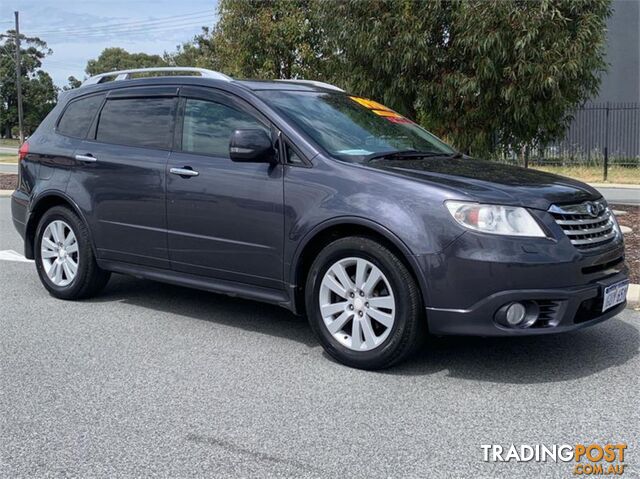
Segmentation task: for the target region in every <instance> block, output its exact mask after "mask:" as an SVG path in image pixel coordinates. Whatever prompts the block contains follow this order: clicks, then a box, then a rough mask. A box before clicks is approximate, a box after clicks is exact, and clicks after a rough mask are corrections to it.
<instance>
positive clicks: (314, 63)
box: [165, 0, 326, 79]
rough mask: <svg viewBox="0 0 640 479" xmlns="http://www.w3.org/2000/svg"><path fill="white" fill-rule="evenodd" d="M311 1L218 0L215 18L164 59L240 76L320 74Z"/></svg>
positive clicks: (320, 40) (319, 37) (320, 43)
mask: <svg viewBox="0 0 640 479" xmlns="http://www.w3.org/2000/svg"><path fill="white" fill-rule="evenodd" d="M319 8H322V5H321V4H320V3H319V2H316V1H314V0H263V1H255V0H220V2H219V4H218V17H219V21H218V23H217V24H216V25H215V26H214V27H213V28H211V29H209V28H205V29H204V30H203V32H202V34H201V35H198V36H196V37H195V38H194V40H193V41H192V42H189V43H186V44H184V45H182V46H181V47H179V48H178V51H177V52H176V53H174V54H166V55H165V58H166V59H167V60H168V61H170V62H171V63H172V64H177V65H183V66H184V65H187V64H190V65H195V66H203V67H208V68H215V69H217V70H220V71H223V72H224V73H227V74H229V75H231V76H234V77H239V78H265V79H273V78H314V79H321V78H323V77H324V71H325V68H324V67H323V65H322V63H323V61H324V60H325V58H326V56H325V52H323V48H324V47H325V45H326V42H325V41H324V38H325V35H324V34H323V32H322V31H321V30H320V29H319V28H318V24H317V23H315V22H313V21H310V19H313V18H316V16H317V15H316V12H317V10H318V9H319Z"/></svg>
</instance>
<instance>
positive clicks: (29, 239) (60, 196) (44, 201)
mask: <svg viewBox="0 0 640 479" xmlns="http://www.w3.org/2000/svg"><path fill="white" fill-rule="evenodd" d="M55 206H66V207H67V208H69V209H70V210H72V211H73V212H74V213H76V214H77V215H78V217H79V218H80V220H81V221H82V222H84V224H85V225H86V224H87V221H86V219H85V217H84V215H83V214H82V211H81V210H80V208H79V207H78V205H77V204H76V203H75V202H74V201H73V200H72V199H71V198H69V197H68V196H67V195H66V194H64V193H63V192H61V191H50V192H47V193H44V194H42V195H41V196H39V197H38V198H36V200H35V201H34V202H33V206H32V207H31V209H30V211H29V218H28V220H27V226H26V229H25V236H24V252H25V257H26V258H28V259H34V257H35V252H34V246H35V236H36V229H37V228H38V223H40V219H41V218H42V216H43V215H44V214H45V213H46V212H47V211H49V210H50V209H51V208H53V207H55ZM87 230H88V233H89V240H90V243H91V248H92V249H93V252H94V254H95V245H94V244H93V238H92V236H91V230H90V229H89V228H87Z"/></svg>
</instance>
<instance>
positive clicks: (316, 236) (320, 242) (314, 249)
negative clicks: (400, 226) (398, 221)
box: [289, 217, 426, 314]
mask: <svg viewBox="0 0 640 479" xmlns="http://www.w3.org/2000/svg"><path fill="white" fill-rule="evenodd" d="M349 236H364V237H367V238H371V239H373V240H376V241H378V242H379V243H381V244H382V245H384V246H385V247H386V248H387V249H389V250H390V251H392V252H393V253H394V254H395V255H396V256H398V258H399V259H400V261H402V263H403V264H404V265H405V266H406V267H407V269H408V270H409V272H410V273H411V275H412V276H413V278H414V280H415V281H416V283H417V284H418V287H419V288H420V293H421V296H422V300H423V303H424V302H425V301H426V284H425V281H424V278H423V276H422V275H421V274H420V268H419V265H418V262H417V260H416V257H415V255H413V253H412V252H411V250H410V249H409V247H408V246H407V245H406V244H405V243H404V242H403V241H402V240H401V239H400V238H399V237H398V236H396V235H395V234H394V233H392V232H391V231H390V230H389V229H387V228H386V227H384V226H383V225H381V224H379V223H376V222H374V221H371V220H368V219H366V218H360V217H341V218H335V219H333V220H328V221H325V222H324V223H321V224H320V225H318V226H316V227H315V228H314V229H313V230H311V231H310V232H309V233H307V234H306V235H305V236H304V238H303V240H302V241H301V242H300V244H299V245H298V248H297V249H296V252H295V254H294V257H293V260H292V262H291V269H290V272H289V278H290V283H291V284H292V288H291V289H292V291H293V302H294V308H295V311H296V312H297V313H300V314H303V313H304V312H305V305H304V288H305V284H306V280H307V274H308V272H309V269H310V268H311V264H312V263H313V260H314V259H315V257H316V256H317V254H318V253H319V252H320V251H321V250H322V248H324V247H325V246H326V245H327V244H329V243H331V242H333V241H335V240H337V239H340V238H346V237H349Z"/></svg>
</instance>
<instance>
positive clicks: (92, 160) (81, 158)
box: [76, 154, 98, 163]
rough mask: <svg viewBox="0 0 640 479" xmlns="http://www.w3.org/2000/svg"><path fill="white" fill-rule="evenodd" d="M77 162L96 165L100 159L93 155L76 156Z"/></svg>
mask: <svg viewBox="0 0 640 479" xmlns="http://www.w3.org/2000/svg"><path fill="white" fill-rule="evenodd" d="M76 160H78V161H84V162H85V163H95V162H96V161H98V159H97V158H96V157H95V156H93V155H91V154H88V155H76Z"/></svg>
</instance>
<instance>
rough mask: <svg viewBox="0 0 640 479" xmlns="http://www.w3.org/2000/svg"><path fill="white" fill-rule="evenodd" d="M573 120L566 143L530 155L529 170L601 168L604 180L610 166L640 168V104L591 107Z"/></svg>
mask: <svg viewBox="0 0 640 479" xmlns="http://www.w3.org/2000/svg"><path fill="white" fill-rule="evenodd" d="M573 117H574V119H573V121H572V122H571V125H570V126H569V129H568V130H567V132H566V134H565V136H564V138H563V139H561V140H558V141H556V142H553V143H550V144H547V145H544V146H543V147H539V148H534V149H532V151H530V153H529V158H528V166H564V167H566V166H591V167H595V166H599V167H602V170H603V176H604V178H605V179H606V176H607V171H608V168H609V167H610V166H619V167H625V168H640V103H609V102H608V103H590V104H587V105H585V106H584V107H583V108H580V109H579V110H577V111H576V112H575V113H574V114H573ZM500 161H504V162H507V163H515V162H517V161H518V157H517V154H516V152H512V153H510V154H503V155H502V157H501V158H500Z"/></svg>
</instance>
